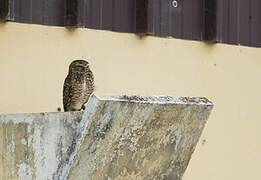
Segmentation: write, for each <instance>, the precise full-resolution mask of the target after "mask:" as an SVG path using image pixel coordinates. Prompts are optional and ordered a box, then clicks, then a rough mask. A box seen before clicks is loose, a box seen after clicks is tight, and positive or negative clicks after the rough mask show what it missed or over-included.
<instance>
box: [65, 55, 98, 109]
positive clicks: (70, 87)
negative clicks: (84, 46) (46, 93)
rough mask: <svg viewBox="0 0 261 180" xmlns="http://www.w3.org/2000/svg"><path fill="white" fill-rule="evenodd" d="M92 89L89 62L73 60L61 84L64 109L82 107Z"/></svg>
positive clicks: (92, 80)
mask: <svg viewBox="0 0 261 180" xmlns="http://www.w3.org/2000/svg"><path fill="white" fill-rule="evenodd" d="M93 91H94V78H93V74H92V71H91V70H90V67H89V63H88V62H87V61H85V60H75V61H73V62H72V63H71V64H70V66H69V73H68V75H67V77H66V78H65V81H64V85H63V107H64V111H79V110H81V109H84V108H85V107H84V104H85V103H86V102H87V101H88V99H89V97H90V95H91V94H92V93H93Z"/></svg>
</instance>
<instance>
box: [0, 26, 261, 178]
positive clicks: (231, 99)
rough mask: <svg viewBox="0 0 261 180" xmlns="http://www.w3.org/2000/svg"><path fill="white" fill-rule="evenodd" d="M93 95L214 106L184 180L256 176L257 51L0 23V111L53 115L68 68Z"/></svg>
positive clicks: (260, 122) (259, 120)
mask: <svg viewBox="0 0 261 180" xmlns="http://www.w3.org/2000/svg"><path fill="white" fill-rule="evenodd" d="M73 59H88V60H89V61H90V64H91V67H92V69H93V72H94V74H95V78H96V86H97V93H98V94H125V93H127V94H141V95H159V94H160V95H174V96H205V97H207V98H209V99H210V100H212V101H213V102H214V103H215V108H214V110H213V113H212V114H211V117H210V119H209V122H208V124H207V126H206V128H205V130H204V132H203V135H202V137H201V140H200V143H199V144H198V146H197V149H196V151H195V153H194V154H193V157H192V160H191V162H190V164H189V167H188V170H187V172H186V173H185V175H184V180H234V179H235V180H246V179H253V180H254V179H256V180H258V179H261V175H260V162H261V130H260V128H261V113H260V108H261V95H260V92H261V83H260V77H261V49H258V48H249V47H241V46H231V45H224V44H206V43H203V42H196V41H186V40H177V39H167V38H158V37H145V38H142V39H140V38H139V37H138V36H136V35H134V34H127V33H114V32H109V31H97V30H88V29H77V30H75V31H69V30H67V29H65V28H62V27H48V26H39V25H27V24H16V23H5V24H3V23H2V24H0V82H1V84H0V113H17V112H42V111H56V110H57V107H61V102H62V99H61V97H62V85H63V80H64V78H65V76H66V73H67V69H68V65H69V63H70V62H71V61H72V60H73Z"/></svg>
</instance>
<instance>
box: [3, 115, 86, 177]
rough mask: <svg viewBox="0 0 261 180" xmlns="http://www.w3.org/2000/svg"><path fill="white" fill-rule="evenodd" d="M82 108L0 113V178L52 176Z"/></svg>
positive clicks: (66, 150)
mask: <svg viewBox="0 0 261 180" xmlns="http://www.w3.org/2000/svg"><path fill="white" fill-rule="evenodd" d="M81 119H82V112H75V113H41V114H14V115H0V180H16V179H19V180H31V179H37V180H47V179H50V180H51V179H55V177H56V175H57V173H58V170H59V167H62V166H63V164H64V163H66V162H67V160H68V158H67V157H68V156H69V154H71V147H72V144H73V141H74V139H75V138H76V135H77V127H78V124H79V122H80V120H81Z"/></svg>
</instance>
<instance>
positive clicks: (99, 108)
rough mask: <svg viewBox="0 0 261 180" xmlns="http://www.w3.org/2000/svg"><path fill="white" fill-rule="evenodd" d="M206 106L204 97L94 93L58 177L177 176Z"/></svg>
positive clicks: (143, 179) (138, 179)
mask: <svg viewBox="0 0 261 180" xmlns="http://www.w3.org/2000/svg"><path fill="white" fill-rule="evenodd" d="M212 107H213V105H212V103H211V102H209V101H208V100H207V99H205V98H182V97H181V98H175V97H137V96H121V97H112V98H108V97H99V98H97V97H95V96H94V97H92V98H91V99H90V101H89V102H88V105H87V109H86V111H85V112H84V114H83V120H82V122H83V123H82V129H85V130H84V131H83V134H82V135H81V136H78V137H79V138H78V139H77V143H76V144H77V145H76V148H75V149H74V153H72V155H71V158H70V163H69V165H68V166H67V168H65V169H63V170H64V171H63V172H62V173H61V176H60V177H61V179H66V178H67V177H68V179H70V180H83V179H84V180H89V179H90V180H102V179H106V180H107V179H111V180H112V179H113V180H152V179H155V180H160V179H169V180H180V179H181V177H182V175H183V174H184V172H185V170H186V168H187V165H188V163H189V160H190V157H191V155H192V153H193V151H194V149H195V146H196V143H197V142H198V140H199V137H200V135H201V132H202V130H203V128H204V125H205V123H206V121H207V119H208V116H209V114H210V112H211V109H212ZM71 165H72V167H71Z"/></svg>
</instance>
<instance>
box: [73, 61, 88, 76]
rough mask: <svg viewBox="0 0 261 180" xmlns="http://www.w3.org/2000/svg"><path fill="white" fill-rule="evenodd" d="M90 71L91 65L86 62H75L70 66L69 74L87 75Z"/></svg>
mask: <svg viewBox="0 0 261 180" xmlns="http://www.w3.org/2000/svg"><path fill="white" fill-rule="evenodd" d="M88 70H89V63H88V62H87V61H85V60H75V61H73V62H72V63H71V64H70V66H69V73H73V72H80V73H85V72H87V71H88Z"/></svg>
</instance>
